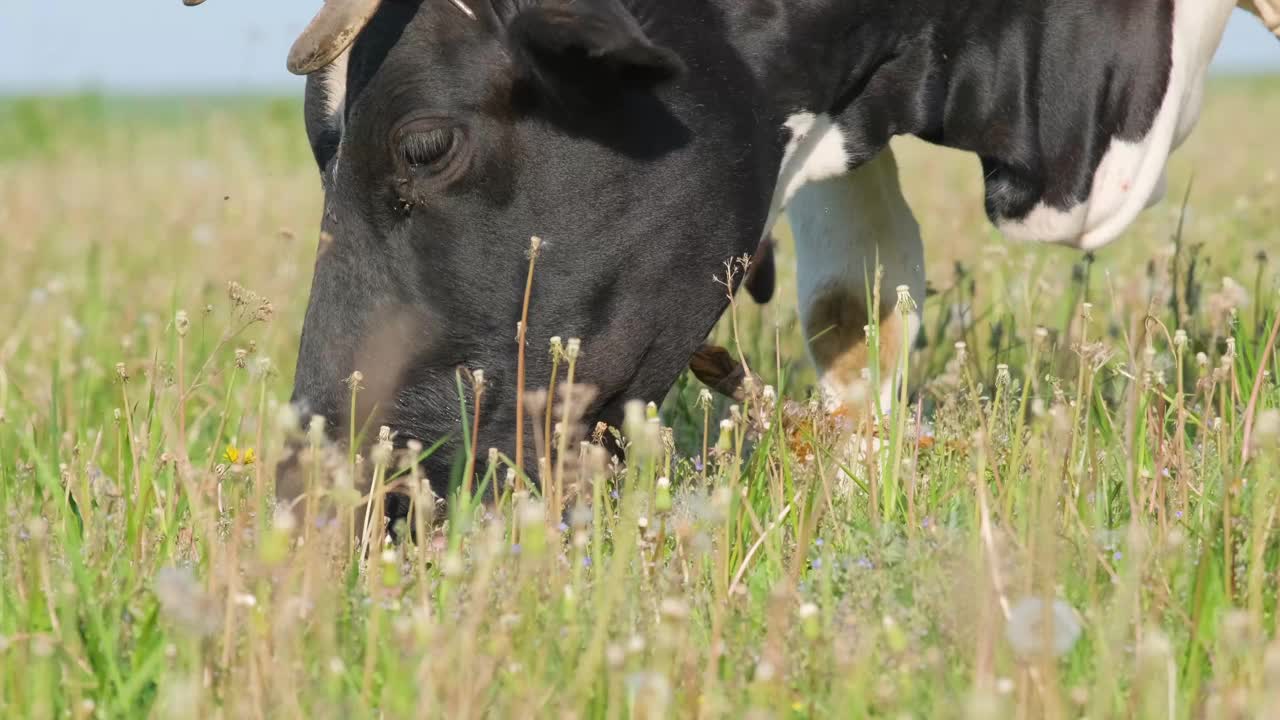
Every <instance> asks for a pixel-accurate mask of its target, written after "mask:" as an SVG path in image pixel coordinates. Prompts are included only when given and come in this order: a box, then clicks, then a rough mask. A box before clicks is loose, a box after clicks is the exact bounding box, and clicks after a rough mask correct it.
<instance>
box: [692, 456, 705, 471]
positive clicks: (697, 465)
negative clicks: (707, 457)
mask: <svg viewBox="0 0 1280 720" xmlns="http://www.w3.org/2000/svg"><path fill="white" fill-rule="evenodd" d="M704 467H706V466H705V465H703V464H702V458H694V459H693V469H694V470H697V471H698V472H702V470H703V468H704Z"/></svg>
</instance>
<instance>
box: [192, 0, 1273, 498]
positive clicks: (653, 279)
mask: <svg viewBox="0 0 1280 720" xmlns="http://www.w3.org/2000/svg"><path fill="white" fill-rule="evenodd" d="M184 1H185V2H186V3H187V4H199V3H200V2H202V1H203V0H184ZM1234 6H1235V1H1234V0H1126V1H1124V2H1118V1H1117V0H1026V1H1019V0H805V1H804V2H798V1H796V0H384V1H382V2H379V1H378V0H328V2H327V3H325V4H324V5H323V7H322V8H321V9H320V11H319V14H318V15H317V16H316V18H315V19H314V20H313V21H312V23H311V24H310V25H309V26H308V27H307V29H306V30H305V31H304V33H303V34H302V36H301V37H300V38H299V39H298V41H297V42H296V43H295V45H294V47H293V49H292V51H291V52H290V56H289V62H288V67H289V69H290V70H291V71H292V72H294V73H297V74H302V75H306V76H307V84H306V94H305V103H304V113H305V124H306V130H307V135H308V137H309V139H310V144H311V148H312V150H313V152H314V156H315V161H316V164H317V168H318V171H319V175H320V179H321V184H322V186H323V190H324V210H323V217H322V219H321V242H320V245H319V250H318V254H317V258H316V262H315V271H314V279H313V284H312V287H311V294H310V300H309V304H308V307H307V311H306V316H305V320H304V323H303V327H302V337H301V343H300V350H299V356H298V361H297V372H296V380H295V385H294V389H293V396H292V400H293V402H294V403H295V405H296V406H298V407H299V408H300V409H301V410H302V412H303V413H305V414H307V415H311V414H315V415H319V416H321V417H324V418H325V419H326V420H327V421H328V422H327V425H328V427H329V428H331V429H336V428H342V427H343V426H344V424H345V423H346V422H347V418H348V417H349V415H350V413H349V412H348V407H349V401H350V397H351V394H352V392H353V391H352V390H351V388H350V387H349V385H348V383H347V380H348V378H350V377H351V376H352V375H353V373H354V372H355V371H357V370H359V371H361V373H362V374H363V377H364V378H366V380H365V383H366V385H367V387H366V388H365V389H364V390H363V391H361V393H360V395H359V397H360V398H361V400H360V402H361V403H362V404H361V409H360V411H359V413H358V415H357V421H359V422H362V424H363V423H364V422H365V421H366V420H367V419H368V418H376V421H377V423H380V424H385V425H387V426H389V427H390V428H392V429H393V431H394V433H395V436H396V438H398V442H399V443H401V444H402V445H403V444H405V443H407V442H408V441H410V440H419V441H422V442H424V443H431V442H433V441H435V440H437V439H439V438H451V439H450V440H449V441H448V442H446V444H445V445H444V446H443V447H442V449H441V450H439V451H437V452H436V453H435V454H434V455H432V456H431V457H430V458H428V459H427V460H426V461H425V463H424V469H425V471H426V473H427V475H428V477H430V478H431V479H432V481H433V483H434V484H435V486H436V489H437V491H438V492H440V491H443V490H444V488H445V487H446V484H447V482H448V480H449V477H450V468H451V462H453V461H454V460H455V458H457V457H458V455H459V453H461V452H463V448H462V444H461V433H460V432H458V431H459V430H460V426H461V424H462V423H461V421H462V417H463V415H462V413H463V411H464V410H463V408H466V412H468V413H470V412H471V411H472V409H473V408H474V400H475V398H474V397H473V395H472V390H471V389H470V385H469V384H467V383H465V382H463V383H460V382H459V380H458V369H459V368H466V369H469V370H472V371H474V370H483V371H484V377H485V380H486V390H485V392H484V394H483V406H482V408H481V409H480V412H479V421H478V432H479V438H478V440H477V441H476V442H477V446H478V447H482V448H484V447H490V446H492V447H496V448H499V449H500V450H502V451H504V452H505V453H506V454H507V456H508V457H511V456H519V455H520V454H523V455H524V456H526V457H531V458H532V457H536V453H537V448H535V447H534V445H533V439H532V435H533V434H532V433H531V432H524V431H519V432H518V431H517V416H518V415H521V414H522V413H521V411H520V410H518V406H519V400H518V397H519V396H520V393H519V391H518V385H519V382H518V378H519V375H520V373H519V362H520V361H519V360H518V356H519V355H520V353H518V352H517V347H516V344H515V338H517V337H522V338H524V341H525V344H526V345H525V348H526V351H527V352H526V353H525V354H527V364H528V365H527V368H526V375H527V378H529V383H530V385H537V386H545V385H546V383H547V381H548V380H549V378H550V375H551V369H552V365H551V360H550V358H549V357H548V355H547V353H546V351H545V348H547V347H548V342H549V339H550V338H551V337H552V336H563V337H580V338H583V339H584V343H583V346H582V347H583V349H582V354H581V357H580V359H579V360H578V361H577V379H578V381H579V382H584V383H588V384H590V385H592V386H594V387H595V388H596V390H597V392H596V393H595V394H594V396H593V398H592V399H591V401H590V405H589V407H587V408H585V415H584V418H585V419H586V420H588V421H590V422H595V421H602V422H607V423H609V424H613V425H617V424H619V423H620V420H621V419H622V415H623V407H624V404H625V403H626V402H627V401H629V400H631V399H640V400H644V401H660V400H661V399H662V398H663V396H664V395H665V393H666V392H667V391H668V389H669V388H670V387H671V386H672V385H673V383H674V382H675V380H676V378H677V377H678V376H679V375H680V373H681V372H682V370H684V369H685V367H686V366H687V365H688V364H689V362H690V358H691V357H695V354H696V353H698V352H699V349H700V348H701V347H702V345H703V343H704V340H705V339H706V338H707V336H708V333H709V332H710V330H711V328H712V327H713V326H714V325H715V324H716V322H717V320H718V319H719V318H720V317H721V315H722V314H723V313H724V312H725V310H726V308H727V305H728V302H729V299H730V298H729V296H728V293H727V292H726V287H725V286H724V285H723V284H722V283H723V281H725V275H726V271H725V262H726V260H727V259H729V258H734V257H740V256H743V255H749V254H751V253H753V252H755V251H757V249H758V248H759V247H760V243H761V241H762V239H763V238H767V237H768V233H769V231H770V229H771V228H772V227H773V225H774V224H775V223H776V222H777V221H778V219H779V218H780V217H781V216H782V215H783V213H784V212H786V213H788V214H789V218H790V220H791V223H792V227H793V232H794V237H795V251H796V255H797V259H798V270H797V277H798V294H799V298H798V299H799V303H798V308H799V315H800V321H801V324H802V326H803V328H804V331H805V335H806V337H808V338H810V339H809V341H808V349H809V353H810V355H811V358H812V360H813V362H814V363H815V365H816V367H817V369H818V371H819V375H820V386H821V387H820V392H821V394H822V396H823V397H824V398H826V400H827V402H828V405H829V407H830V408H832V409H833V410H834V409H839V408H840V407H841V406H842V405H844V404H847V403H849V402H850V401H851V400H852V398H853V397H854V396H855V395H856V392H855V390H856V388H857V386H858V384H859V383H860V381H861V378H862V371H863V369H864V368H866V367H867V366H868V365H869V364H870V363H871V362H872V360H873V359H872V358H870V357H869V356H868V347H869V346H868V342H867V338H866V335H865V330H864V328H865V327H866V326H867V325H868V324H869V321H870V320H871V318H872V313H875V314H876V315H877V316H878V318H879V324H880V328H881V330H880V340H879V346H880V348H882V351H881V352H882V353H883V354H884V357H881V358H880V359H879V361H880V363H881V365H882V366H883V367H885V368H893V367H896V366H897V354H898V351H897V350H896V348H899V347H901V344H902V341H903V339H904V338H906V339H909V338H911V337H913V336H914V335H915V334H916V333H917V331H918V329H919V325H920V316H919V311H918V310H917V311H914V312H911V313H907V314H902V313H896V312H894V311H893V305H894V303H895V301H896V297H895V293H893V292H892V291H890V292H885V293H882V298H883V299H882V301H881V304H880V306H879V307H876V308H869V307H867V305H868V302H867V298H868V297H869V288H868V286H867V283H868V279H869V278H872V277H874V276H875V274H876V273H875V269H876V266H877V264H878V265H879V266H880V267H881V268H882V270H881V272H882V277H881V278H880V281H879V282H880V283H881V284H882V285H883V287H885V288H895V287H901V288H902V290H903V291H904V292H905V293H909V294H910V295H911V296H913V297H915V298H917V299H921V298H923V297H924V292H925V276H924V251H923V243H922V239H921V235H920V229H919V226H918V224H917V222H916V220H915V218H914V216H913V215H912V211H911V208H910V207H909V205H908V203H907V201H906V199H905V198H904V197H903V192H902V188H901V185H900V183H899V177H898V166H897V163H896V161H895V158H894V154H893V151H892V149H891V148H890V147H889V141H890V139H891V138H893V137H895V136H899V135H913V136H915V137H918V138H921V139H923V140H925V141H928V142H930V143H934V144H938V145H943V146H948V147H952V148H959V149H962V150H966V151H969V152H972V153H973V154H975V155H976V156H977V157H978V158H979V159H980V160H981V165H982V171H983V175H984V180H985V208H986V212H987V214H988V216H989V218H990V219H991V221H992V222H993V224H994V225H995V226H996V227H997V228H998V229H999V230H1000V231H1002V232H1003V234H1004V235H1006V236H1008V237H1010V238H1017V239H1028V240H1033V241H1043V242H1051V243H1060V244H1066V245H1070V246H1072V247H1076V248H1080V249H1082V250H1091V249H1095V248H1098V247H1101V246H1103V245H1105V244H1107V243H1109V242H1111V241H1112V240H1114V239H1115V238H1116V237H1117V236H1119V235H1120V234H1121V233H1122V232H1123V231H1124V230H1125V228H1126V227H1127V226H1129V224H1130V223H1131V222H1132V221H1133V220H1134V218H1135V217H1136V216H1137V215H1138V214H1139V212H1141V211H1142V210H1143V209H1144V208H1145V207H1147V206H1149V205H1151V204H1152V203H1153V202H1155V201H1157V200H1158V199H1159V198H1160V196H1161V194H1162V192H1163V190H1164V184H1165V165H1166V161H1167V159H1168V157H1169V155H1170V153H1171V152H1172V151H1173V150H1174V148H1176V147H1177V146H1178V145H1179V144H1180V143H1181V142H1182V141H1183V140H1184V139H1185V138H1186V137H1187V136H1188V134H1189V133H1190V132H1191V130H1192V128H1193V126H1194V125H1195V123H1196V119H1197V114H1198V111H1199V108H1200V105H1201V99H1202V93H1203V88H1204V82H1205V74H1206V69H1207V67H1208V65H1209V62H1210V59H1211V58H1212V57H1213V55H1214V52H1215V50H1216V48H1217V46H1218V44H1219V42H1220V41H1221V37H1222V34H1223V31H1224V27H1225V24H1226V22H1227V18H1228V15H1229V14H1230V12H1231V11H1232V9H1233V8H1234ZM1254 9H1255V10H1256V11H1257V12H1258V13H1259V15H1260V16H1261V17H1263V18H1264V20H1265V19H1269V20H1270V22H1271V23H1272V26H1275V18H1276V13H1275V5H1274V4H1273V0H1261V1H1260V2H1259V3H1258V5H1257V7H1256V8H1254ZM532 236H537V237H539V238H541V240H542V242H541V244H540V246H539V247H538V249H537V253H538V255H537V259H536V271H535V273H534V275H533V281H532V286H531V287H532V291H531V295H530V296H529V301H528V308H527V316H528V322H527V325H525V326H523V327H521V328H519V329H518V327H517V326H518V324H519V323H521V318H522V317H523V316H524V315H523V313H524V310H525V308H524V303H523V302H522V298H523V297H524V294H525V291H526V286H527V283H528V281H529V277H530V275H529V272H530V270H529V266H530V258H529V256H528V248H529V244H530V238H531V237H532ZM766 255H767V256H768V258H769V259H770V260H771V257H772V256H771V255H769V254H768V253H766ZM714 277H719V281H715V280H713V278H714ZM730 284H732V283H730ZM762 294H767V293H762ZM894 375H895V374H894V373H892V372H887V373H886V377H885V379H884V385H883V387H882V388H880V392H881V393H883V394H885V395H887V394H888V393H890V392H891V391H892V389H893V387H894V383H895V377H894ZM460 388H461V390H460ZM460 391H461V393H462V395H463V397H461V398H460V397H459V392H460ZM523 421H524V422H525V423H529V424H530V425H531V420H530V418H529V417H528V416H527V414H525V417H524V418H523ZM337 436H338V437H345V436H346V433H345V432H339V433H337ZM518 436H522V440H521V445H522V448H521V451H520V452H517V451H516V444H517V440H516V438H517V437H518ZM525 465H527V466H528V467H525V468H523V469H525V470H527V472H528V473H529V475H530V477H531V478H533V479H534V480H536V479H537V470H536V468H535V467H533V466H532V465H533V464H532V463H525Z"/></svg>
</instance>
